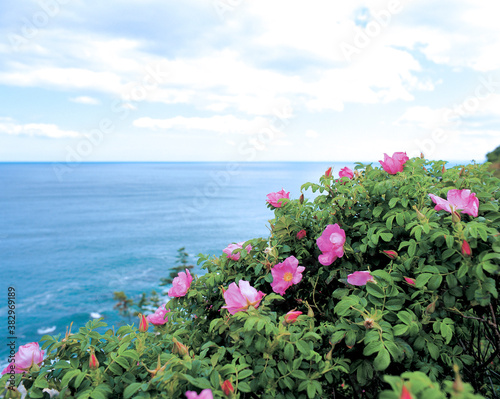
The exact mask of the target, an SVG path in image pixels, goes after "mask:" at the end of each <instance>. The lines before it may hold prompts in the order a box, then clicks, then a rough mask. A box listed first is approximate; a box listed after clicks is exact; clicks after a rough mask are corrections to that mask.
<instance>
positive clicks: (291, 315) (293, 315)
mask: <svg viewBox="0 0 500 399" xmlns="http://www.w3.org/2000/svg"><path fill="white" fill-rule="evenodd" d="M301 314H302V312H300V311H298V310H295V311H294V310H290V311H289V312H288V313H287V314H286V315H285V323H288V324H290V323H295V322H296V321H297V317H299V316H300V315H301Z"/></svg>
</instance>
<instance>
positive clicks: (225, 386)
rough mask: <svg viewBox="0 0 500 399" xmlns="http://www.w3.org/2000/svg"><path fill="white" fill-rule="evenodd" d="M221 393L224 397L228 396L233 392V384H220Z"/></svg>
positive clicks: (226, 382)
mask: <svg viewBox="0 0 500 399" xmlns="http://www.w3.org/2000/svg"><path fill="white" fill-rule="evenodd" d="M221 388H222V391H223V392H224V395H226V396H229V395H231V394H232V393H233V392H234V388H233V384H231V381H229V380H226V381H224V382H223V383H222V385H221Z"/></svg>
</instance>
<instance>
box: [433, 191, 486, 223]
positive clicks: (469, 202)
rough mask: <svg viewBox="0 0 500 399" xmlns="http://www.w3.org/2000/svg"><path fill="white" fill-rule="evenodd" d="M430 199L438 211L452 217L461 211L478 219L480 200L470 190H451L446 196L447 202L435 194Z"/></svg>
mask: <svg viewBox="0 0 500 399" xmlns="http://www.w3.org/2000/svg"><path fill="white" fill-rule="evenodd" d="M429 197H431V199H432V201H433V202H434V203H435V204H436V206H435V207H434V209H435V210H436V211H440V210H443V211H446V212H450V213H451V214H452V215H453V214H454V213H455V212H458V211H459V212H462V213H467V214H469V215H471V216H474V217H477V213H478V211H479V200H478V199H477V198H476V193H471V192H470V190H456V189H452V190H449V191H448V194H447V195H446V198H447V200H444V199H442V198H441V197H438V196H437V195H434V194H429Z"/></svg>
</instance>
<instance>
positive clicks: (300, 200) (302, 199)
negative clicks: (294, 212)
mask: <svg viewBox="0 0 500 399" xmlns="http://www.w3.org/2000/svg"><path fill="white" fill-rule="evenodd" d="M299 202H300V205H302V204H303V203H304V194H300V197H299Z"/></svg>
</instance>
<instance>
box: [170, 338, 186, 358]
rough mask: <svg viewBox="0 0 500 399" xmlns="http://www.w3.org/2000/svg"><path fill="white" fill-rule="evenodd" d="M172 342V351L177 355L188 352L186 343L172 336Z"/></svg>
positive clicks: (184, 354) (183, 354)
mask: <svg viewBox="0 0 500 399" xmlns="http://www.w3.org/2000/svg"><path fill="white" fill-rule="evenodd" d="M172 341H173V342H174V347H173V348H172V353H177V354H178V355H179V356H186V355H187V354H189V349H188V347H187V346H186V345H184V344H181V343H180V342H179V341H177V339H175V337H173V338H172Z"/></svg>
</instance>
